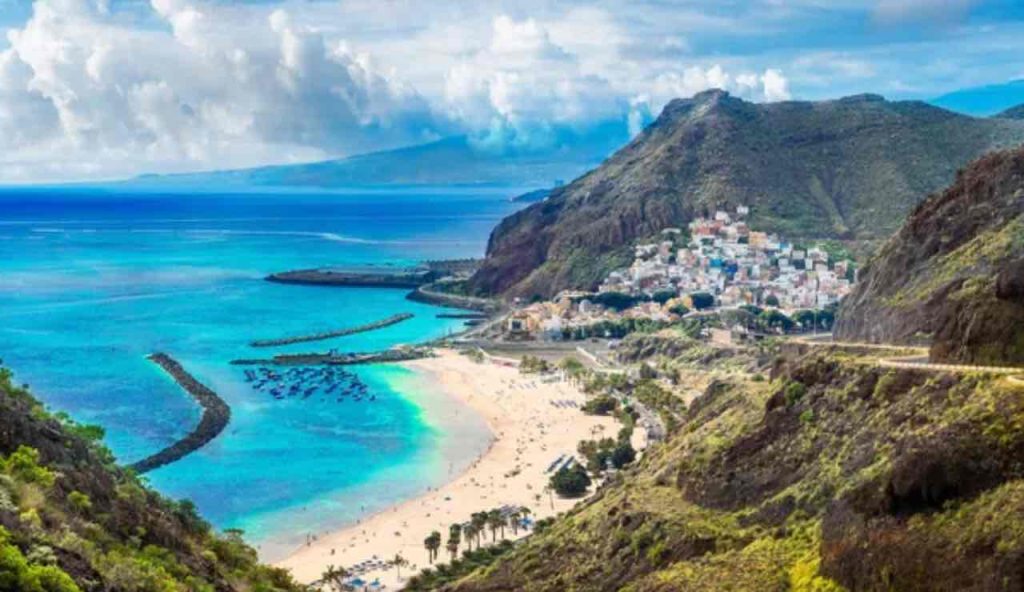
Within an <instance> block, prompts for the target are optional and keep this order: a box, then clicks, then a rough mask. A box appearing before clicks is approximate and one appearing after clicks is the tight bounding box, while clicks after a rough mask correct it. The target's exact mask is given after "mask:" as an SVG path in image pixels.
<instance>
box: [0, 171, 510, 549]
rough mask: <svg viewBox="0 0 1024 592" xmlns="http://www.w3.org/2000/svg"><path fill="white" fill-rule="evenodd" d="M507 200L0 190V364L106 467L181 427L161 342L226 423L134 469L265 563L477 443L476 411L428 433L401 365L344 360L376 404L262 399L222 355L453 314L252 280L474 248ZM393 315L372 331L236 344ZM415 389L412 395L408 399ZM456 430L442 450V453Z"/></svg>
mask: <svg viewBox="0 0 1024 592" xmlns="http://www.w3.org/2000/svg"><path fill="white" fill-rule="evenodd" d="M507 194H508V192H503V191H496V192H493V193H482V192H465V191H463V192H456V191H451V192H434V193H422V192H420V193H415V192H406V193H400V192H393V193H373V194H365V193H364V194H359V193H349V194H339V193H319V194H309V193H293V194H268V193H261V194H248V195H223V194H216V193H202V194H187V195H173V194H153V193H139V194H134V193H132V192H131V191H129V190H125V189H118V190H109V189H108V190H100V189H75V190H68V189H60V190H45V189H43V190H33V191H30V192H25V191H16V190H4V191H0V265H2V267H0V357H2V358H3V359H4V361H5V363H6V364H7V365H8V366H10V367H12V368H13V369H14V370H15V372H16V373H17V378H18V379H19V380H20V381H22V382H27V383H29V384H30V385H31V386H32V388H33V391H34V392H35V393H36V395H37V396H38V397H39V398H41V399H42V400H43V401H44V402H45V403H46V404H47V405H49V406H50V407H51V408H53V409H59V410H65V411H68V412H69V413H70V414H71V415H72V416H73V417H75V418H76V419H77V420H79V421H82V422H86V423H95V424H99V425H102V426H103V427H104V428H106V430H107V443H108V444H109V446H110V447H111V448H112V449H113V451H114V453H115V454H116V455H117V457H118V458H119V459H120V460H122V461H123V462H126V463H127V462H133V461H135V460H139V459H140V458H143V457H145V456H147V455H149V454H152V453H153V452H155V451H157V450H159V449H161V448H163V447H164V446H167V445H168V444H170V443H171V442H173V441H174V440H176V439H177V438H180V437H181V436H182V435H184V434H185V433H187V432H188V431H189V430H190V429H191V428H192V426H193V425H194V424H195V422H196V421H197V419H198V417H199V413H200V410H199V409H198V407H197V406H196V405H195V404H194V403H193V401H192V400H191V399H189V398H188V397H187V395H185V394H184V393H183V392H182V391H181V390H180V389H179V388H178V387H177V386H176V385H175V384H174V383H173V381H171V380H170V379H169V378H168V377H167V376H165V375H164V374H162V373H161V371H160V370H159V368H157V367H156V366H155V365H154V364H153V363H151V362H149V361H147V360H146V359H145V356H146V355H147V354H149V353H152V352H154V351H164V352H167V353H169V354H171V355H173V356H174V357H175V358H176V359H178V360H179V361H180V362H181V363H182V364H183V365H184V366H185V368H186V369H188V370H189V371H190V372H191V373H192V374H194V375H195V376H196V377H197V378H199V379H200V380H202V381H203V382H204V383H206V384H207V385H208V386H210V387H211V388H213V389H214V390H215V391H217V392H218V393H219V394H220V395H221V396H222V397H223V398H224V399H225V400H226V401H227V402H228V403H229V404H230V405H231V407H232V411H233V417H232V422H231V424H230V425H229V426H228V428H227V430H225V432H224V433H223V434H222V435H221V436H220V437H219V438H217V439H216V440H215V441H214V442H212V443H211V444H210V445H208V446H206V447H205V448H203V449H202V450H200V451H199V452H197V453H195V454H193V455H191V456H189V457H187V458H186V459H184V460H182V461H179V462H178V463H175V464H172V465H170V466H167V467H164V468H161V469H159V470H157V471H154V472H152V473H150V474H148V475H147V477H148V479H149V480H150V481H151V482H152V483H153V484H154V485H155V486H156V487H157V488H158V489H160V490H161V491H163V492H164V493H166V494H167V495H169V496H172V497H188V498H191V499H193V500H194V501H195V502H196V503H197V504H198V506H199V509H200V511H201V512H202V513H203V514H204V515H205V516H206V517H207V518H209V519H210V520H211V521H212V522H213V523H214V524H215V525H217V526H218V527H221V528H242V529H244V530H246V531H247V532H248V533H249V538H250V539H251V540H253V541H254V542H256V543H257V544H259V545H260V546H261V548H262V551H263V552H264V555H265V556H266V557H270V558H273V557H279V556H280V555H281V553H282V552H284V551H285V550H286V549H288V548H289V547H291V546H294V545H295V544H297V543H300V542H301V541H302V540H303V538H304V537H305V535H306V533H310V532H317V531H323V530H326V529H328V528H333V527H336V526H338V525H340V524H343V523H347V522H350V521H352V520H354V519H356V518H358V517H359V516H360V515H363V514H365V513H367V512H372V511H374V510H378V509H380V508H382V507H384V506H386V505H390V504H391V503H393V502H395V501H398V500H401V499H404V498H407V497H410V496H412V495H414V494H416V493H417V492H420V491H422V490H423V489H424V488H425V487H427V486H428V485H436V484H438V483H439V482H440V481H442V480H444V478H445V476H446V475H447V474H448V473H449V472H450V471H453V470H457V469H458V468H460V467H461V466H463V465H465V464H467V463H468V462H470V461H471V458H472V457H473V456H474V455H475V454H476V453H477V452H478V451H479V450H481V449H482V448H483V447H484V446H486V442H487V439H488V433H487V429H486V426H485V425H484V423H483V422H482V420H478V419H477V420H470V419H467V420H466V421H465V422H464V424H460V425H457V426H450V425H449V426H437V425H432V423H431V421H430V419H429V413H424V409H423V408H422V406H423V405H425V404H445V403H446V401H445V399H444V398H441V397H435V396H433V395H431V396H426V395H427V394H425V393H422V392H416V391H417V389H426V388H429V387H427V386H422V385H421V384H420V383H419V381H417V380H416V376H415V375H414V374H412V373H410V372H408V371H406V370H404V369H402V368H399V367H394V366H389V367H385V366H365V367H357V368H356V369H355V371H356V373H357V374H358V375H359V377H360V379H361V380H362V381H363V382H365V383H366V384H367V385H368V386H369V393H372V394H374V395H376V400H375V401H373V402H369V401H366V400H364V401H362V402H359V403H357V402H355V401H354V400H352V399H347V400H344V401H343V402H338V401H337V400H336V399H335V397H331V396H325V395H320V394H317V395H314V396H312V397H310V398H309V399H305V400H302V399H301V398H300V397H296V398H294V399H286V400H283V401H278V400H275V399H273V398H272V397H271V396H270V395H269V394H267V393H265V392H258V391H255V390H254V389H253V388H252V387H251V386H250V385H249V384H247V383H246V382H245V380H244V376H243V370H244V368H243V367H233V366H230V365H229V364H228V361H230V360H231V359H234V358H239V357H254V355H255V356H259V357H265V356H269V355H270V354H272V353H277V352H284V351H292V352H296V351H323V350H325V349H330V348H337V349H339V350H342V351H367V350H376V349H381V348H385V347H389V346H392V345H395V344H398V343H409V342H416V341H421V340H424V339H429V338H433V337H438V336H442V335H444V334H446V333H448V332H450V331H454V330H458V329H459V328H460V326H461V325H460V321H457V320H444V319H437V318H436V315H437V314H438V313H439V312H443V310H444V309H441V308H437V307H432V306H427V305H423V304H418V303H413V302H410V301H408V300H406V299H405V291H402V290H384V289H369V288H352V289H339V288H319V287H304V286H286V285H280V284H271V283H268V282H265V281H263V280H262V278H263V277H264V276H266V275H267V274H268V273H271V272H274V271H282V270H287V269H295V268H306V267H317V266H324V265H338V266H354V265H403V264H408V263H411V262H415V261H420V260H426V259H440V258H455V257H469V256H479V255H481V254H482V253H483V250H484V247H485V244H486V239H487V235H488V233H489V232H490V230H491V228H493V226H494V225H495V224H496V223H497V222H498V221H499V220H500V219H501V218H502V217H503V216H504V215H507V214H508V213H510V212H511V211H512V210H513V209H514V206H513V205H511V204H509V203H508V202H507V200H506V196H507ZM398 312H411V313H413V314H415V317H414V318H413V319H411V320H409V321H405V322H403V323H400V324H398V325H394V326H391V327H388V328H385V329H382V330H379V331H372V332H369V333H362V334H358V335H351V336H347V337H342V338H338V339H334V340H331V341H325V342H318V343H304V344H297V345H292V346H288V347H281V348H270V349H261V350H253V349H252V348H250V347H248V346H247V343H248V342H249V341H251V340H253V339H259V338H273V337H279V336H288V335H293V334H307V333H316V332H321V331H326V330H332V329H339V328H344V327H348V326H353V325H358V324H362V323H366V322H369V321H372V320H377V319H380V318H383V317H386V316H389V315H391V314H395V313H398ZM412 395H416V396H412ZM454 442H457V443H458V445H453V443H454Z"/></svg>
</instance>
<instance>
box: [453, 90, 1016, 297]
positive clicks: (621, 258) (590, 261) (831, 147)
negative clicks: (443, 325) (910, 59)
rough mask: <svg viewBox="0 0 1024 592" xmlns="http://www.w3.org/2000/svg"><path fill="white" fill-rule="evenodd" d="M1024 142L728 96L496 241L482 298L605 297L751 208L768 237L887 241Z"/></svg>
mask: <svg viewBox="0 0 1024 592" xmlns="http://www.w3.org/2000/svg"><path fill="white" fill-rule="evenodd" d="M1021 141H1024V122H1020V121H1014V120H1009V119H995V118H993V119H976V118H971V117H967V116H963V115H958V114H955V113H952V112H949V111H945V110H943V109H940V108H937V107H933V106H930V105H927V104H924V103H919V102H889V101H886V100H884V99H883V98H881V97H877V96H872V95H865V96H856V97H850V98H846V99H841V100H836V101H827V102H817V103H813V102H785V103H773V104H754V103H749V102H746V101H743V100H741V99H738V98H735V97H732V96H730V95H728V94H727V93H725V92H722V91H709V92H705V93H701V94H699V95H697V96H695V97H693V98H692V99H683V100H676V101H673V102H671V103H669V104H668V105H667V106H666V107H665V109H664V111H663V112H662V114H661V115H660V117H659V118H658V119H657V120H656V121H655V122H654V123H653V124H652V125H651V126H649V127H648V128H647V129H646V130H645V131H644V132H643V133H641V134H640V135H639V136H638V137H637V138H636V139H635V140H634V141H633V142H631V143H630V144H629V145H627V146H626V147H625V148H623V149H622V150H620V151H619V152H617V153H616V154H615V155H614V156H612V157H611V158H609V159H608V160H607V161H606V162H605V163H604V164H603V165H602V166H601V167H599V168H598V169H596V170H594V171H592V172H590V173H588V174H587V175H584V176H583V177H580V178H579V179H577V180H575V181H574V182H573V183H571V184H569V185H567V186H564V187H560V188H558V189H556V190H555V191H554V192H553V193H552V195H551V196H550V197H549V198H548V199H547V200H545V201H544V202H542V203H538V204H534V205H532V206H530V207H529V208H526V209H525V210H523V211H521V212H519V213H517V214H515V215H513V216H511V217H509V218H507V219H506V220H504V221H503V222H502V223H501V224H500V225H499V226H498V227H497V228H496V229H495V231H494V233H493V235H492V236H491V240H490V243H489V245H488V256H487V260H486V262H485V263H484V265H483V266H482V268H481V269H480V271H479V272H478V273H477V274H476V276H475V277H474V278H473V280H472V282H471V288H472V289H473V290H474V291H476V292H477V293H486V294H496V293H503V294H506V295H510V296H525V297H533V296H536V295H539V296H550V295H552V294H554V293H557V292H558V291H559V290H561V289H564V288H567V287H589V286H593V285H595V284H596V283H597V282H599V280H600V279H602V277H603V276H604V275H605V274H606V272H607V271H608V270H609V269H610V268H612V267H614V266H617V265H621V264H623V263H624V262H626V261H628V260H629V258H628V250H629V246H630V245H631V244H632V243H633V242H634V241H636V240H638V239H642V238H644V237H648V236H651V235H653V234H654V233H656V232H658V231H660V230H661V229H663V228H665V227H668V226H678V225H683V224H686V223H687V222H688V221H689V220H691V219H692V218H693V217H694V216H696V215H700V214H704V213H707V212H710V211H713V210H714V209H715V208H719V207H730V206H736V205H740V204H744V205H749V206H751V208H752V210H753V211H752V223H753V226H754V227H755V228H759V229H764V230H773V231H779V232H782V233H785V234H786V235H787V236H790V237H794V238H798V237H829V238H837V237H838V238H848V239H880V238H885V237H887V236H888V235H889V234H890V233H891V232H892V231H893V230H895V229H896V227H897V226H898V225H899V223H900V222H901V221H902V220H903V218H904V217H905V216H906V214H907V213H908V212H909V211H910V210H911V209H912V208H913V206H914V205H916V204H917V203H918V202H919V201H920V200H921V199H923V197H924V196H926V195H927V194H928V193H930V192H932V191H935V190H937V189H939V188H941V187H942V186H944V185H946V184H948V183H949V182H950V181H951V180H952V179H953V177H954V174H955V172H956V170H957V168H958V167H961V166H963V165H964V164H965V163H967V162H969V161H970V160H972V159H974V158H977V157H978V156H980V155H981V154H984V153H985V152H987V151H989V150H991V149H993V147H1001V146H1008V145H1014V144H1016V143H1019V142H1021Z"/></svg>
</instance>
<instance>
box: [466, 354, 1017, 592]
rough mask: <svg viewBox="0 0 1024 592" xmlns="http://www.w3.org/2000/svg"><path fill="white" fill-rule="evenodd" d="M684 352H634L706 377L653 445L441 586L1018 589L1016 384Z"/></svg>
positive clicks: (469, 589)
mask: <svg viewBox="0 0 1024 592" xmlns="http://www.w3.org/2000/svg"><path fill="white" fill-rule="evenodd" d="M639 339H641V340H643V341H644V343H643V344H642V345H640V346H637V345H634V344H633V342H634V341H635V339H631V340H629V341H627V343H625V344H624V346H623V347H624V348H625V349H626V351H627V352H628V351H666V352H678V351H680V350H683V351H686V350H687V347H685V346H684V347H678V346H661V347H659V346H655V345H652V340H658V339H660V340H666V341H669V342H676V341H680V340H685V339H684V338H680V337H672V336H660V337H642V338H639ZM693 347H700V346H691V347H690V349H692V348H693ZM683 358H686V359H688V360H692V359H695V358H694V356H693V355H692V352H691V353H690V354H684V355H683V356H682V357H681V358H672V357H666V356H662V355H655V356H654V357H647V358H644V359H645V360H646V361H648V362H650V363H651V364H652V365H653V366H654V367H657V368H659V369H661V371H662V372H667V371H669V370H670V369H673V368H675V369H676V370H678V369H679V368H681V367H687V368H688V369H689V370H688V371H689V372H694V373H697V374H703V375H705V376H707V374H708V373H710V374H711V375H712V376H713V377H714V378H713V380H711V382H710V385H709V386H708V387H707V388H706V389H705V390H704V392H703V394H702V395H700V396H699V397H698V398H696V400H694V401H693V402H692V403H691V404H690V405H689V406H688V408H686V410H685V411H683V412H681V413H680V414H679V420H680V421H679V425H678V427H677V428H675V430H674V431H673V433H672V434H671V435H670V437H669V438H668V440H667V441H666V442H665V443H663V444H658V445H656V446H655V447H654V448H652V449H650V450H648V451H647V452H646V453H645V455H644V457H643V459H642V460H641V461H640V463H639V465H638V466H636V467H634V468H631V469H627V470H626V471H624V472H622V473H619V474H618V475H617V476H616V477H614V478H613V479H612V480H611V481H610V482H609V483H608V484H607V485H605V486H604V487H603V488H602V489H600V491H599V492H598V493H597V495H596V496H595V497H594V498H592V499H591V500H590V501H588V502H586V503H584V504H582V505H580V506H578V507H577V508H576V509H575V510H573V511H572V512H570V513H569V514H567V515H564V516H563V517H561V518H559V519H558V520H556V521H555V522H554V523H553V524H552V525H550V526H548V527H547V528H546V529H545V530H544V531H543V532H542V533H539V534H535V535H533V536H531V537H529V538H528V539H527V540H526V541H525V542H524V543H522V544H520V545H518V546H517V547H516V548H515V549H514V550H512V551H510V552H508V553H506V554H504V555H503V556H502V557H500V558H499V559H497V560H496V561H495V562H494V563H492V564H491V565H489V566H487V567H485V568H482V569H479V570H477V571H475V572H474V573H472V574H471V575H469V576H467V577H463V578H462V579H461V580H460V581H458V582H456V583H453V584H450V585H449V586H448V587H447V588H446V589H447V590H457V591H459V592H484V591H488V592H498V591H506V590H521V591H551V592H556V591H558V592H563V591H581V592H582V591H587V592H601V591H608V592H611V591H620V590H622V591H630V592H640V591H644V592H648V591H659V592H669V591H680V590H686V591H704V590H706V591H708V592H711V591H722V590H734V591H753V590H756V591H759V592H771V591H778V592H784V591H817V592H826V591H839V590H899V591H903V592H907V591H911V592H912V591H925V590H928V591H932V592H936V591H950V592H953V591H957V592H963V591H983V590H984V591H989V590H992V591H995V590H1019V589H1021V588H1022V587H1024V534H1022V533H1024V467H1022V466H1021V463H1020V462H1019V459H1020V458H1021V454H1022V453H1024V430H1021V429H1020V426H1021V425H1022V422H1024V385H1018V384H1016V383H1014V382H1011V381H1009V380H1008V379H1005V378H997V377H988V376H982V375H974V376H954V375H949V374H942V373H933V372H927V371H921V370H890V369H885V368H880V367H877V366H875V365H874V364H872V363H870V358H867V357H862V356H861V355H858V354H856V353H854V352H844V351H838V350H835V351H828V350H819V351H814V352H810V353H799V352H797V351H790V353H788V354H785V355H779V354H771V352H770V351H769V350H762V351H761V352H756V351H755V352H750V353H748V354H739V355H738V357H737V354H733V355H732V356H725V357H723V356H717V358H718V359H717V361H716V362H712V363H711V364H710V365H708V364H702V363H700V362H689V361H683ZM761 364H766V366H761Z"/></svg>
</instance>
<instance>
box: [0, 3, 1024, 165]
mask: <svg viewBox="0 0 1024 592" xmlns="http://www.w3.org/2000/svg"><path fill="white" fill-rule="evenodd" d="M0 29H3V30H4V31H5V33H4V35H3V36H2V37H0V183H23V182H51V181H66V180H74V179H108V178H122V177H127V176H132V175H137V174H142V173H166V172H184V171H196V170H211V169H227V168H237V167H246V166H256V165H263V164H271V163H288V162H306V161H313V160H321V159H327V158H335V157H343V156H347V155H352V154H357V153H362V152H367V151H373V150H381V149H388V148H394V147H399V146H404V145H410V144H417V143H423V142H429V141H432V140H435V139H439V138H443V137H447V136H452V135H463V134H464V135H468V136H469V137H470V138H471V139H472V141H473V142H474V145H475V146H478V147H479V148H480V149H481V150H491V151H498V152H511V151H538V152H544V151H549V152H550V151H557V150H558V149H559V145H560V143H563V142H565V141H567V140H566V138H573V137H585V136H586V133H587V132H588V130H592V129H598V128H600V129H607V126H608V125H610V124H611V125H618V126H621V128H622V129H623V130H626V131H628V132H629V133H636V132H637V131H638V130H639V129H641V128H642V126H643V125H644V124H646V123H647V122H649V121H650V120H651V118H652V117H654V116H656V115H657V113H658V112H659V111H660V110H661V108H662V107H663V106H664V105H665V103H666V102H668V101H669V100H671V99H673V98H676V97H687V96H691V95H693V94H694V93H696V92H699V91H701V90H706V89H708V88H724V89H726V90H728V91H730V92H731V93H733V94H736V95H738V96H741V97H743V98H746V99H748V100H753V101H779V100H789V99H828V98H835V97H840V96H845V95H849V94H856V93H862V92H873V93H879V94H883V95H885V96H887V97H889V98H897V99H901V98H930V97H934V96H937V95H940V94H943V93H946V92H949V91H953V90H956V89H959V88H964V87H971V86H977V85H983V84H998V83H1002V82H1007V81H1010V80H1014V79H1018V78H1024V58H1022V57H1021V56H1024V51H1022V50H1024V41H1022V40H1024V2H1020V1H1019V0H989V1H986V0H748V1H740V0H676V1H673V0H630V1H626V0H621V1H610V0H592V1H583V0H558V1H555V0H518V1H515V2H511V1H510V2H503V1H493V2H488V1H483V0H472V1H471V0H430V1H429V2H426V1H412V0H319V1H316V0H259V1H249V2H241V1H230V0H38V1H36V2H29V1H26V0H0ZM602 126H604V127H602Z"/></svg>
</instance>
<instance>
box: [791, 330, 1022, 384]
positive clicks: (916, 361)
mask: <svg viewBox="0 0 1024 592" xmlns="http://www.w3.org/2000/svg"><path fill="white" fill-rule="evenodd" d="M825 337H828V339H825ZM791 341H793V342H795V343H802V344H804V345H810V346H814V347H850V348H858V349H874V350H880V351H891V352H899V353H900V354H901V355H894V356H889V357H883V356H879V357H876V358H874V359H873V360H871V363H873V364H876V365H878V366H881V367H884V368H906V369H911V370H925V371H930V372H952V373H967V372H987V373H989V374H999V375H1004V376H1009V377H1010V380H1012V381H1013V382H1014V383H1016V384H1022V385H1024V378H1022V376H1024V368H1020V367H1015V366H978V365H974V364H944V363H941V362H931V361H929V360H928V355H929V352H928V348H925V347H916V346H908V345H887V344H882V343H854V342H845V341H832V340H831V336H823V335H811V336H804V337H796V338H793V339H791ZM906 352H913V353H912V354H910V355H907V354H906Z"/></svg>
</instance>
